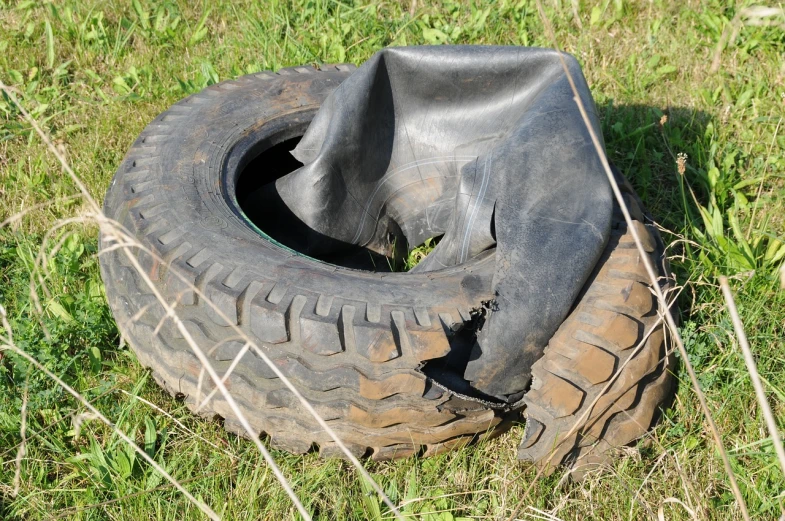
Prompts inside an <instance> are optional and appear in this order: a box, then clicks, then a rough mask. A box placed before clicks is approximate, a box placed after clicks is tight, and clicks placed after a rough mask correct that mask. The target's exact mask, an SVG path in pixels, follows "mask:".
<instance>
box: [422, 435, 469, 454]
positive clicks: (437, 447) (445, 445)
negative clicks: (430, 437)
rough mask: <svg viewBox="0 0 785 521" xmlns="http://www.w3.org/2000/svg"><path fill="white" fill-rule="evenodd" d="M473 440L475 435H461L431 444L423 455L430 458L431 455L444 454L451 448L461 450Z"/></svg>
mask: <svg viewBox="0 0 785 521" xmlns="http://www.w3.org/2000/svg"><path fill="white" fill-rule="evenodd" d="M472 440H474V436H459V437H457V438H453V439H451V440H447V441H442V442H440V443H432V444H429V445H428V448H427V449H425V452H424V453H423V457H426V458H428V457H430V456H437V455H439V454H444V453H445V452H449V451H451V450H460V449H462V448H464V447H466V446H467V445H468V444H470V443H471V442H472Z"/></svg>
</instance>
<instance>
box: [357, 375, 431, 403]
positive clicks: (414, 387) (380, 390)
mask: <svg viewBox="0 0 785 521" xmlns="http://www.w3.org/2000/svg"><path fill="white" fill-rule="evenodd" d="M355 374H356V373H355ZM359 392H360V395H362V396H364V397H365V398H368V399H370V400H382V399H384V398H387V397H388V396H393V395H395V394H400V393H407V394H414V395H422V394H423V393H424V392H425V377H423V376H417V375H413V374H396V375H393V376H390V377H388V378H385V379H384V380H371V379H369V378H360V385H359Z"/></svg>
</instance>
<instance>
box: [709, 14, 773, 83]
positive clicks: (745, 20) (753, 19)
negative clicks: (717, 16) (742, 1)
mask: <svg viewBox="0 0 785 521" xmlns="http://www.w3.org/2000/svg"><path fill="white" fill-rule="evenodd" d="M778 18H779V20H778ZM745 25H751V26H758V27H780V28H782V29H784V30H785V9H783V8H782V7H766V6H762V5H755V6H751V7H745V8H744V9H740V10H739V12H738V13H736V16H734V17H733V20H731V22H730V23H729V24H728V25H726V26H725V29H724V30H723V31H722V35H721V36H720V41H719V42H717V47H716V48H715V49H714V58H713V59H712V61H711V69H709V70H710V72H712V73H715V72H717V71H718V70H720V61H721V60H722V51H723V50H725V47H727V46H728V45H729V44H732V43H733V42H735V41H736V38H738V36H739V32H740V31H741V28H742V27H744V26H745Z"/></svg>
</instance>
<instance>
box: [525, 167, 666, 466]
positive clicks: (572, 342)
mask: <svg viewBox="0 0 785 521" xmlns="http://www.w3.org/2000/svg"><path fill="white" fill-rule="evenodd" d="M617 181H618V182H619V187H620V188H621V190H622V193H623V194H624V197H625V202H626V204H627V207H628V208H629V210H630V213H631V215H632V217H633V219H635V220H634V225H635V227H636V229H637V231H638V234H639V237H640V239H641V241H642V243H643V245H644V248H645V250H646V252H647V254H648V255H649V258H650V260H651V262H652V265H653V266H654V267H655V269H656V270H657V271H658V272H659V276H660V280H659V284H660V287H661V288H662V290H663V292H664V293H666V292H667V290H668V289H670V288H671V286H672V280H671V279H670V278H668V276H667V274H668V265H667V260H666V258H665V255H664V245H663V243H662V240H661V238H660V236H659V233H658V231H657V229H656V227H655V226H654V225H653V224H644V221H646V220H648V219H647V218H646V216H645V215H644V213H643V211H642V208H643V206H642V204H641V202H640V199H638V197H637V196H636V195H635V193H634V191H633V189H632V187H631V186H630V184H629V183H628V182H627V181H626V180H625V179H624V178H623V177H622V176H621V175H619V174H618V173H617ZM649 223H651V221H650V220H649ZM613 229H614V231H613V233H612V235H611V239H610V241H609V244H608V246H607V247H606V249H605V252H604V253H603V256H602V258H601V259H600V261H599V262H598V264H597V266H596V268H595V269H594V273H593V274H592V277H591V278H590V279H589V281H588V282H587V283H586V286H585V287H584V291H583V294H582V295H581V296H580V297H579V299H578V302H577V303H576V305H575V307H574V309H573V311H572V313H571V314H570V315H569V316H568V318H567V319H566V320H565V322H564V323H563V324H562V325H561V326H560V327H559V329H558V330H557V331H556V333H555V334H554V336H553V337H552V338H551V340H550V342H549V343H548V346H547V347H546V349H545V352H544V354H543V356H542V358H540V359H539V360H538V361H537V362H535V363H534V365H533V366H532V376H533V380H532V386H531V389H530V391H529V392H528V393H527V394H526V396H525V397H524V402H525V404H526V409H525V417H526V430H525V432H524V439H523V441H522V442H521V444H520V446H519V448H518V458H519V459H522V460H527V461H533V462H537V463H538V464H539V466H540V467H543V468H544V470H546V471H547V472H548V473H550V472H552V471H553V470H554V469H555V468H556V467H557V466H558V465H559V464H565V465H566V466H569V467H572V468H573V469H574V470H573V476H574V477H576V478H580V477H582V476H583V474H584V473H585V472H586V471H588V470H590V469H591V468H594V467H597V466H600V465H602V464H605V463H607V462H608V458H609V456H610V454H611V452H612V449H614V448H617V447H621V446H624V445H627V444H629V443H630V442H632V441H634V440H636V439H638V438H640V437H641V436H643V435H644V434H645V433H646V432H647V430H648V429H649V428H650V427H651V425H652V424H653V423H654V421H655V420H656V419H657V414H658V411H659V410H660V408H661V407H663V406H665V405H666V404H667V402H668V400H669V399H670V397H671V396H672V391H673V382H674V377H673V373H672V371H673V366H674V363H675V359H674V358H673V356H672V355H671V354H669V351H668V350H667V346H666V341H665V340H666V339H665V333H666V329H665V327H664V326H663V325H662V323H659V325H658V322H657V321H658V318H659V316H660V315H661V314H662V312H663V311H662V310H661V308H660V306H659V304H658V301H657V298H656V297H655V295H654V292H653V290H652V288H651V282H650V279H649V276H648V274H647V272H646V269H645V265H644V264H643V261H642V259H641V256H640V253H639V250H638V249H637V248H636V246H635V242H634V240H633V238H632V233H631V232H630V230H629V229H628V228H627V225H626V223H625V222H624V218H623V216H622V214H621V211H620V210H619V209H618V208H616V210H615V212H614V223H613ZM666 294H667V293H666ZM665 312H670V310H666V311H665ZM646 334H648V337H647V338H646V340H645V342H644V343H643V346H642V347H640V349H638V350H636V347H638V345H639V344H640V342H641V341H642V340H643V339H644V335H646ZM625 363H626V364H627V365H626V366H624V369H623V370H622V371H620V372H619V375H618V377H617V378H616V379H615V380H614V381H613V383H612V384H611V385H610V387H609V388H608V389H607V390H605V387H606V386H607V385H608V382H609V381H610V380H611V378H612V376H613V375H614V373H615V372H616V371H617V369H618V368H619V367H621V366H622V364H625ZM604 390H605V392H604V393H603V391H604ZM598 397H600V398H599V399H598ZM595 399H597V402H596V404H595V403H594V401H595ZM584 416H585V417H584Z"/></svg>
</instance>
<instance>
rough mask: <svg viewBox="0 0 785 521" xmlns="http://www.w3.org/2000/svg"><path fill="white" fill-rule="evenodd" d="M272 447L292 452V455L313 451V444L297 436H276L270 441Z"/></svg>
mask: <svg viewBox="0 0 785 521" xmlns="http://www.w3.org/2000/svg"><path fill="white" fill-rule="evenodd" d="M270 446H271V447H273V448H275V449H278V450H285V451H287V452H291V453H292V454H306V453H307V452H310V451H311V448H312V446H313V444H312V443H311V442H310V441H308V440H307V439H304V438H300V437H297V436H279V435H275V436H273V437H272V439H271V440H270Z"/></svg>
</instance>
